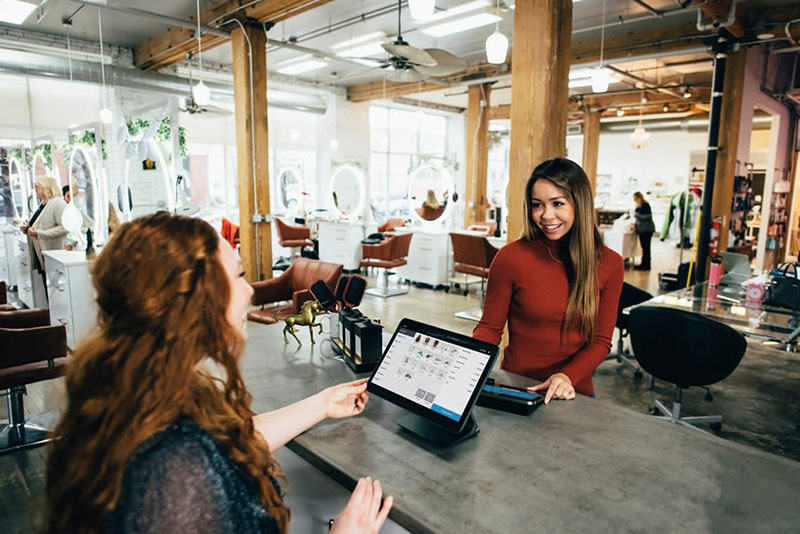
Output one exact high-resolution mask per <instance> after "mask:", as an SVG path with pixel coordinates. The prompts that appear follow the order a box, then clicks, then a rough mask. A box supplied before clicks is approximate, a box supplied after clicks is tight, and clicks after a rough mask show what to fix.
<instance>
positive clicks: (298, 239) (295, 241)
mask: <svg viewBox="0 0 800 534" xmlns="http://www.w3.org/2000/svg"><path fill="white" fill-rule="evenodd" d="M274 221H275V230H276V231H277V233H278V243H280V245H281V246H282V247H286V248H291V249H302V248H303V247H313V246H314V242H313V241H311V229H309V228H307V227H305V226H295V225H292V224H286V223H285V222H283V221H282V220H280V219H279V218H277V217H276V218H275V219H274ZM294 253H295V254H298V253H299V252H298V251H295V252H294Z"/></svg>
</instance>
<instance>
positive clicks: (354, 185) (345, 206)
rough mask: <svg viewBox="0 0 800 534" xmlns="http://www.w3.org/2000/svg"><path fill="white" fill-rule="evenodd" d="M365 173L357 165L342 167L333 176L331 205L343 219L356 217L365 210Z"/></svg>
mask: <svg viewBox="0 0 800 534" xmlns="http://www.w3.org/2000/svg"><path fill="white" fill-rule="evenodd" d="M364 196H365V195H364V173H363V172H361V169H359V168H358V167H356V166H355V165H350V164H347V165H342V166H340V167H338V168H337V169H336V170H335V171H334V173H333V176H331V204H332V205H333V208H334V210H336V212H338V213H339V214H340V215H341V216H343V217H356V216H358V215H360V214H361V212H362V210H363V209H364Z"/></svg>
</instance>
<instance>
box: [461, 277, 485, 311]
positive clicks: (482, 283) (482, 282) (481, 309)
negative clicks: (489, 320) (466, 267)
mask: <svg viewBox="0 0 800 534" xmlns="http://www.w3.org/2000/svg"><path fill="white" fill-rule="evenodd" d="M465 276H466V275H465ZM485 281H486V279H485V278H481V293H480V304H479V305H478V307H477V308H472V309H469V310H463V311H460V312H456V313H455V314H454V315H455V316H456V317H458V318H459V319H466V320H468V321H480V320H481V316H482V315H483V297H484V283H485Z"/></svg>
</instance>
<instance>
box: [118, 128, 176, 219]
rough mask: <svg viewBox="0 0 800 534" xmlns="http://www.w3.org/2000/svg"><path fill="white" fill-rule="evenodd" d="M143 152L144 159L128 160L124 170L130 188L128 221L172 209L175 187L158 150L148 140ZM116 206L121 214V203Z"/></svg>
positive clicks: (157, 147) (156, 145)
mask: <svg viewBox="0 0 800 534" xmlns="http://www.w3.org/2000/svg"><path fill="white" fill-rule="evenodd" d="M143 152H144V159H139V157H137V156H134V157H132V158H129V159H128V161H127V164H126V168H125V175H126V177H127V183H128V187H129V188H130V203H131V204H130V206H131V218H136V217H139V216H141V215H146V214H148V213H153V212H156V211H160V210H170V211H171V210H172V209H173V207H174V205H175V204H174V200H173V199H174V196H175V187H176V185H175V182H174V180H171V179H170V178H169V174H168V172H169V169H168V168H167V162H166V158H165V157H164V153H163V152H162V150H161V147H159V146H158V144H157V143H156V142H155V141H152V140H151V141H148V142H147V146H146V150H144V151H143ZM123 193H124V188H123ZM119 196H120V195H118V197H119ZM122 196H124V195H122ZM118 200H120V199H119V198H118ZM120 204H121V205H120V209H121V210H123V206H124V205H125V204H124V199H122V202H121V203H120ZM123 213H124V210H123Z"/></svg>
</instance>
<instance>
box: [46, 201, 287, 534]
mask: <svg viewBox="0 0 800 534" xmlns="http://www.w3.org/2000/svg"><path fill="white" fill-rule="evenodd" d="M218 251H219V238H218V237H217V233H216V232H215V231H214V229H213V228H211V227H210V226H209V225H208V224H207V223H205V222H203V221H201V220H199V219H192V218H188V217H181V216H173V215H170V214H169V213H166V212H159V213H156V214H153V215H149V216H146V217H142V218H139V219H136V220H134V221H133V222H130V223H127V224H125V225H123V226H121V227H120V228H119V230H118V231H117V232H115V233H114V236H113V237H112V238H111V240H110V241H109V243H108V245H106V247H105V248H104V249H103V252H102V253H101V254H100V255H99V257H98V258H97V260H96V261H95V264H94V267H93V269H92V275H93V280H94V286H95V289H96V291H97V305H98V330H97V332H96V334H94V335H93V336H92V337H91V338H90V339H89V340H87V341H86V342H84V343H83V344H81V345H80V346H79V347H78V349H77V350H76V351H75V353H74V355H73V357H72V361H71V363H70V364H69V366H68V368H67V373H66V389H67V397H68V405H67V408H66V411H65V412H64V414H63V416H62V418H61V420H60V421H59V423H58V427H57V428H56V434H57V435H58V436H59V437H60V439H59V440H57V441H55V442H54V444H53V446H52V450H51V453H50V458H49V461H48V466H47V500H48V507H49V518H48V528H49V531H50V532H51V533H56V532H59V533H60V532H100V531H102V529H103V521H104V520H105V519H106V518H107V516H108V514H109V513H110V512H111V511H113V509H114V507H115V505H116V503H117V499H118V498H119V496H120V491H121V485H122V479H123V475H124V473H125V468H126V466H127V465H128V462H129V461H130V459H131V457H132V456H133V454H134V452H135V451H136V449H137V447H139V445H141V444H142V442H144V441H145V440H146V439H147V438H149V437H151V436H153V435H154V434H156V433H158V432H160V431H162V430H164V429H165V428H167V427H168V426H169V425H171V424H172V423H173V422H175V421H176V420H177V419H178V418H180V417H189V418H191V419H192V420H193V421H194V422H195V423H197V424H198V425H199V426H200V427H201V428H203V429H205V430H206V431H207V432H208V433H209V434H211V435H212V436H213V437H214V438H215V439H216V440H217V441H218V442H219V443H220V445H221V446H222V448H223V449H224V450H225V451H226V452H227V453H228V454H229V455H230V457H231V458H232V459H233V460H234V461H235V462H237V463H238V464H239V465H240V466H241V468H242V469H243V470H244V471H246V472H247V473H249V475H250V476H251V477H252V478H253V480H254V481H255V486H256V489H257V492H258V495H259V497H260V500H261V503H262V504H263V506H264V508H265V509H266V510H267V511H268V512H269V514H270V515H271V516H272V517H273V518H274V519H275V521H276V522H277V525H278V527H279V529H280V531H281V532H286V530H287V525H288V521H289V511H288V509H287V508H286V507H285V505H284V504H283V502H282V500H281V497H280V495H279V494H278V491H277V490H276V488H275V487H274V486H273V484H272V483H271V482H270V479H269V477H270V476H272V477H279V478H282V477H283V475H282V473H281V471H280V467H279V466H278V464H277V462H276V461H275V460H274V459H273V458H272V456H271V455H270V453H269V448H268V447H267V443H266V442H265V440H264V438H263V437H262V436H261V435H260V434H259V433H257V432H256V431H255V429H254V427H253V420H252V416H253V412H252V411H251V409H250V402H251V396H250V394H249V393H248V392H247V390H246V389H245V385H244V382H243V380H242V375H241V371H240V369H239V356H240V355H241V353H242V351H243V348H244V340H243V338H242V336H241V334H239V333H238V332H237V331H236V329H235V328H233V327H232V326H231V325H230V324H229V323H228V321H227V320H226V315H225V314H226V308H227V305H228V301H229V298H230V287H229V283H228V279H227V276H226V273H225V270H224V267H223V266H222V263H221V262H220V260H219V257H218ZM207 359H208V360H211V361H212V362H214V363H215V364H217V367H218V368H219V369H221V370H224V372H225V373H224V376H223V377H222V378H219V377H216V376H213V375H212V374H211V373H210V372H209V371H207V370H204V369H203V365H202V363H203V362H205V361H207ZM216 374H219V373H216Z"/></svg>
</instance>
